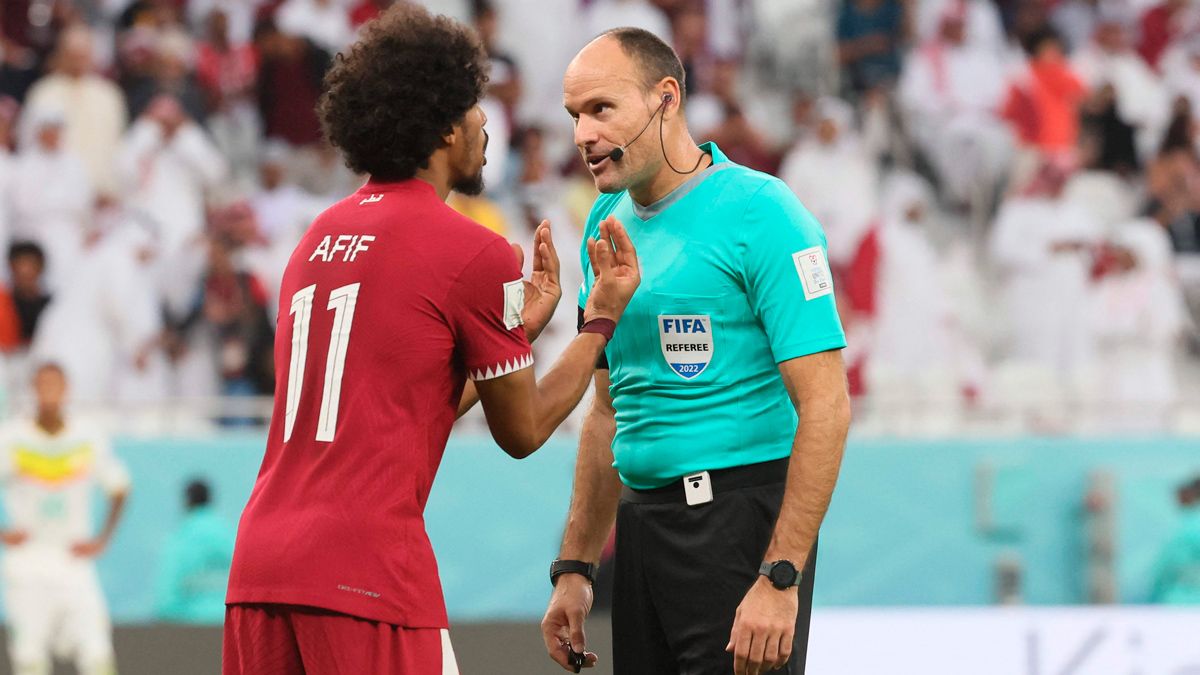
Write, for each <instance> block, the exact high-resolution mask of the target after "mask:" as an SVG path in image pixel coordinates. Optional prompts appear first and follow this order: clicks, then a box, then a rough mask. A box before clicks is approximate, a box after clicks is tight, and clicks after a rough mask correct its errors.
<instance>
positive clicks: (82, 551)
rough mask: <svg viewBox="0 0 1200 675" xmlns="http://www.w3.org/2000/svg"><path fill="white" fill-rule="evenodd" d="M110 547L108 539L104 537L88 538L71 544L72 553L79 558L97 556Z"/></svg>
mask: <svg viewBox="0 0 1200 675" xmlns="http://www.w3.org/2000/svg"><path fill="white" fill-rule="evenodd" d="M106 548H108V540H107V539H104V538H103V537H97V538H95V539H88V540H86V541H79V542H75V543H74V544H71V553H72V554H74V555H75V557H77V558H95V557H97V556H99V555H100V554H101V553H103V552H104V549H106Z"/></svg>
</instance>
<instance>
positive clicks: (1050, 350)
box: [990, 197, 1100, 385]
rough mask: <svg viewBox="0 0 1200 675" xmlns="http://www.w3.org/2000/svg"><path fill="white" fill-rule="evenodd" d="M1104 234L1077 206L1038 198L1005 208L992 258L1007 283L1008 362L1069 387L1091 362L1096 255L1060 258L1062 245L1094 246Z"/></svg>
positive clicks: (1063, 254)
mask: <svg viewBox="0 0 1200 675" xmlns="http://www.w3.org/2000/svg"><path fill="white" fill-rule="evenodd" d="M1099 236H1100V227H1099V225H1098V224H1097V223H1096V222H1095V221H1093V220H1092V219H1091V218H1090V217H1089V216H1088V214H1087V212H1086V211H1084V210H1083V209H1081V208H1079V207H1078V206H1077V205H1075V204H1073V203H1071V202H1065V201H1059V200H1054V199H1048V198H1040V197H1013V198H1010V199H1009V200H1008V201H1006V202H1005V203H1004V204H1003V205H1002V206H1001V207H1000V212H999V213H998V214H997V216H996V222H995V224H994V225H993V230H992V239H991V242H990V253H991V257H992V262H993V263H994V264H995V266H996V268H997V270H998V271H999V272H1000V274H1001V276H1002V293H1003V297H1004V300H1005V302H1004V305H1005V309H1006V310H1007V317H1008V322H1007V324H1008V325H1007V329H1008V331H1007V332H1008V333H1009V336H1010V338H1011V349H1010V356H1011V357H1012V358H1013V359H1015V360H1017V361H1019V362H1022V363H1025V364H1029V365H1032V366H1035V367H1038V368H1041V369H1043V370H1045V371H1047V372H1050V373H1052V374H1053V375H1054V377H1055V378H1057V379H1059V381H1061V382H1063V383H1064V384H1067V385H1070V384H1074V383H1076V382H1077V379H1076V378H1078V377H1080V376H1082V374H1083V373H1084V371H1085V369H1086V367H1087V366H1088V365H1089V364H1090V363H1091V351H1090V349H1089V346H1090V343H1089V340H1088V331H1087V324H1086V304H1087V302H1086V301H1087V298H1088V296H1089V294H1090V276H1089V275H1090V271H1091V261H1092V257H1091V253H1090V251H1087V250H1084V251H1076V252H1060V253H1055V252H1053V251H1052V247H1053V246H1054V245H1055V244H1061V243H1073V242H1078V243H1087V244H1091V243H1095V242H1096V241H1097V240H1098V238H1099Z"/></svg>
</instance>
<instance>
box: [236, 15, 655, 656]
mask: <svg viewBox="0 0 1200 675" xmlns="http://www.w3.org/2000/svg"><path fill="white" fill-rule="evenodd" d="M484 63H485V56H484V54H483V51H482V49H481V48H480V45H479V44H478V42H477V40H476V38H475V37H474V35H473V33H472V32H471V31H470V30H469V29H467V28H465V27H463V26H462V25H460V24H458V23H455V22H454V21H452V20H450V19H447V18H445V17H433V16H431V15H430V14H429V13H428V12H426V11H425V10H424V9H422V8H420V7H417V6H412V5H409V4H408V3H404V4H402V5H397V6H396V7H394V8H393V9H391V10H388V11H387V12H386V13H385V14H384V15H382V16H381V17H380V18H379V19H377V20H375V21H374V22H372V23H371V24H369V25H368V26H367V27H366V28H364V30H363V33H362V37H361V40H360V41H359V42H358V43H356V44H355V45H354V46H353V47H351V48H350V50H349V51H348V52H347V53H346V54H344V56H343V57H339V59H338V60H337V63H336V64H335V65H334V67H333V69H332V70H331V71H330V72H329V74H328V76H327V78H326V86H327V91H326V94H325V95H324V97H323V100H322V103H321V107H320V113H321V117H322V121H323V124H324V126H325V131H326V134H327V135H328V137H329V140H330V141H331V142H332V143H333V144H334V145H336V146H337V147H339V148H340V149H341V151H342V152H343V154H344V155H345V158H346V161H347V163H348V164H349V165H350V167H351V168H353V169H355V170H356V171H358V172H362V173H367V174H369V175H370V180H369V181H368V182H367V183H366V185H364V186H363V187H362V188H361V189H360V190H359V191H358V192H356V193H354V194H352V195H350V196H349V197H347V198H346V199H344V200H342V201H340V202H338V203H337V204H335V205H334V206H332V207H331V208H329V209H328V210H327V211H325V212H324V213H323V214H321V215H320V216H319V217H318V218H317V219H316V221H315V222H314V223H313V224H312V226H311V227H310V229H309V230H308V232H307V233H306V234H305V236H304V237H303V238H302V240H301V241H300V243H299V244H298V246H297V247H296V250H295V252H294V253H293V255H292V258H291V260H290V261H289V262H288V265H287V268H286V270H285V271H284V275H283V284H282V290H281V296H280V298H281V300H280V308H281V311H280V317H279V326H278V330H277V332H276V342H275V359H276V372H277V386H276V397H275V408H274V412H273V415H272V420H271V427H270V430H269V437H268V440H267V450H266V455H265V456H264V458H263V464H262V470H261V472H260V473H259V477H258V481H257V482H256V484H255V486H254V490H253V492H252V493H251V496H250V501H249V503H248V504H247V506H246V509H245V512H244V513H243V515H242V520H241V524H240V527H239V531H238V538H237V542H236V544H235V547H234V560H233V567H232V570H231V573H230V581H229V592H228V595H227V598H226V600H227V603H228V609H227V612H226V621H225V645H224V666H223V667H224V672H225V673H226V675H251V674H254V675H290V674H299V673H307V674H315V675H322V674H325V673H330V674H332V673H389V674H393V675H396V674H399V675H433V674H435V673H457V672H458V671H457V667H456V666H455V663H454V655H453V650H452V648H451V646H450V643H449V638H448V633H447V630H446V629H447V618H446V609H445V604H444V601H443V598H442V593H441V588H440V584H439V581H438V574H437V566H436V563H435V561H434V556H433V550H432V548H431V547H430V543H429V539H428V537H427V536H426V533H425V527H424V522H423V515H422V514H423V511H424V508H425V504H426V501H427V499H428V497H429V491H430V488H431V486H432V483H433V479H434V475H435V474H436V472H437V468H438V465H439V463H440V461H441V457H442V453H443V452H444V450H445V447H446V439H447V437H448V436H449V433H450V427H451V424H452V423H453V422H454V419H455V416H456V414H458V413H461V411H463V410H465V409H466V408H467V407H468V405H469V404H470V403H471V402H473V400H474V399H475V397H476V396H478V399H479V401H481V402H482V404H483V409H484V413H485V416H486V419H487V423H488V426H489V428H490V429H491V433H492V436H493V438H494V439H495V440H496V442H497V443H498V444H499V445H500V447H501V448H502V449H503V450H504V451H505V452H507V453H508V454H510V455H511V456H513V457H515V458H521V457H525V456H526V455H529V454H530V453H532V452H533V451H535V450H536V449H537V448H538V447H539V446H541V445H542V443H543V442H545V440H546V439H547V437H548V436H549V435H550V433H551V432H552V431H553V430H554V428H555V427H556V426H557V425H558V424H559V423H560V422H561V421H562V420H563V418H565V417H566V415H567V414H568V413H569V412H570V411H571V409H572V408H574V406H575V405H576V404H577V403H578V402H579V399H580V397H581V396H582V395H583V393H584V391H585V390H586V389H587V384H588V382H589V381H590V380H591V376H592V371H593V366H594V364H595V362H596V359H597V358H599V356H600V354H601V353H602V351H603V348H604V345H605V344H606V343H607V340H608V339H609V337H611V335H612V331H613V329H614V328H615V326H616V322H617V320H618V319H619V317H620V315H621V313H622V311H623V310H624V307H625V305H626V303H627V302H628V301H629V298H630V297H631V296H632V295H633V292H634V290H635V289H636V287H637V284H638V281H639V279H640V276H639V272H638V263H637V259H636V254H635V252H634V250H633V247H632V244H631V243H630V241H629V238H628V236H626V234H625V232H624V229H623V228H622V227H621V225H620V224H619V223H617V222H616V221H615V220H608V221H606V222H604V223H602V224H601V225H600V232H601V233H602V234H603V235H604V236H605V237H606V239H605V240H604V241H598V242H594V243H593V244H592V245H591V246H590V247H589V252H590V254H591V257H590V258H589V260H590V262H591V264H592V265H593V269H594V270H595V278H594V281H593V286H592V292H591V295H590V297H589V299H588V303H587V305H586V307H585V308H584V316H585V320H586V325H585V326H584V329H583V332H582V333H581V334H580V335H579V336H578V337H576V338H575V339H574V340H573V341H572V343H571V344H570V345H568V347H567V348H566V350H565V351H564V353H563V355H562V356H561V357H560V358H559V360H558V361H557V362H556V363H555V365H554V367H552V368H551V369H550V370H549V371H548V372H547V373H546V374H545V375H544V377H543V379H542V380H540V381H537V382H535V380H534V375H533V370H532V368H531V367H530V366H531V365H532V356H531V352H530V347H529V341H528V338H529V337H535V336H536V335H537V333H538V332H539V331H540V330H541V329H542V328H543V327H544V326H545V324H546V321H548V320H549V317H550V315H551V314H552V313H553V311H554V307H555V305H556V303H557V301H558V298H559V297H560V296H561V293H562V292H561V289H560V288H559V285H558V259H557V256H556V254H555V252H554V248H553V242H552V241H551V239H550V235H549V227H548V225H546V224H543V225H542V227H540V228H539V230H538V232H537V233H536V235H535V242H534V249H533V252H532V254H533V270H534V272H533V276H532V279H531V281H530V282H523V281H522V279H521V277H520V274H521V273H520V265H519V263H518V260H517V257H516V256H515V255H514V252H513V250H512V248H511V247H510V246H509V244H508V243H507V242H506V241H504V239H502V238H501V237H499V236H498V235H496V234H494V233H492V232H490V231H488V230H486V229H485V228H483V227H482V226H480V225H478V224H476V223H474V222H471V221H470V220H468V219H467V218H465V217H463V216H461V215H459V214H457V213H455V212H454V211H452V210H451V209H450V208H449V207H447V206H446V204H445V198H446V196H447V194H449V192H450V191H451V189H454V190H457V191H459V192H465V193H478V192H479V191H480V190H481V188H482V179H481V171H482V168H483V162H484V147H485V145H486V142H487V135H486V133H485V132H484V128H483V127H484V124H485V122H486V118H485V117H484V115H483V113H482V111H481V110H480V108H479V105H478V104H479V100H480V96H481V95H482V93H483V87H484V83H485V81H486V77H485V75H484V72H485V71H484ZM523 289H527V290H528V295H527V296H524V297H523V293H524V291H523ZM522 322H524V327H523V328H522ZM468 378H469V379H470V380H471V381H472V384H471V385H470V386H468V387H466V390H467V391H466V392H465V393H464V383H465V382H466V380H467V379H468ZM475 526H477V525H476V524H472V523H464V527H475Z"/></svg>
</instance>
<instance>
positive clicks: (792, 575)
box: [758, 560, 800, 591]
mask: <svg viewBox="0 0 1200 675" xmlns="http://www.w3.org/2000/svg"><path fill="white" fill-rule="evenodd" d="M758 573H759V574H761V575H763V576H764V577H766V578H767V579H770V580H771V585H772V586H774V587H775V588H778V589H779V590H781V591H786V590H787V589H789V588H791V587H792V586H799V585H800V572H799V570H797V569H796V566H795V565H794V564H792V561H791V560H776V561H775V562H764V563H763V564H762V567H759V568H758Z"/></svg>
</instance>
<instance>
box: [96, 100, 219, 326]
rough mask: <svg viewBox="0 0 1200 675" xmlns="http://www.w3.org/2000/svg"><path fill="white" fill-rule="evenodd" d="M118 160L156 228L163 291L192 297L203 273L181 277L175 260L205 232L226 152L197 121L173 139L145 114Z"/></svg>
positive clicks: (133, 197)
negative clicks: (208, 204) (207, 208)
mask: <svg viewBox="0 0 1200 675" xmlns="http://www.w3.org/2000/svg"><path fill="white" fill-rule="evenodd" d="M117 164H118V168H119V170H120V173H121V178H122V182H123V183H124V184H125V185H126V187H127V195H128V197H127V202H126V203H127V205H128V207H129V209H130V211H131V212H133V213H134V214H135V215H136V217H138V218H139V219H141V220H142V221H144V222H145V223H146V224H148V225H149V226H150V227H151V228H152V229H153V231H154V232H155V234H156V239H157V247H158V256H157V259H158V263H157V264H158V266H159V284H160V285H161V289H162V291H163V292H164V293H165V294H166V295H167V299H168V301H169V302H173V303H175V304H180V303H182V304H186V303H188V302H190V301H191V292H192V290H193V289H194V283H195V282H196V281H197V278H186V279H185V278H181V276H180V275H179V274H178V270H177V269H174V268H172V266H171V265H170V261H172V260H174V259H177V258H178V257H179V256H180V255H181V252H182V251H183V250H184V249H185V248H187V247H189V246H191V245H194V244H195V243H196V242H197V241H198V240H199V239H200V237H201V236H202V235H203V232H204V227H205V222H206V214H205V202H206V198H207V196H208V194H209V192H210V191H212V190H213V189H214V188H216V187H217V186H218V185H219V184H220V183H221V181H222V180H224V178H225V176H226V171H227V167H226V164H225V159H224V157H222V156H221V154H220V152H219V151H218V150H217V148H216V146H215V145H213V143H212V141H211V140H209V138H208V136H207V135H205V132H204V131H203V130H202V129H201V128H200V127H199V126H197V125H195V124H192V123H187V124H184V125H183V126H182V127H180V128H179V129H178V130H177V131H176V132H175V135H174V136H173V137H171V138H170V139H167V138H165V137H164V136H163V133H162V129H161V127H160V126H159V125H158V124H156V123H155V122H152V121H150V120H146V119H142V120H139V121H138V122H137V123H136V124H134V125H133V127H132V128H131V129H130V130H129V134H128V136H127V137H126V139H125V142H124V144H123V146H122V148H121V154H120V156H119V157H118V161H117Z"/></svg>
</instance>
